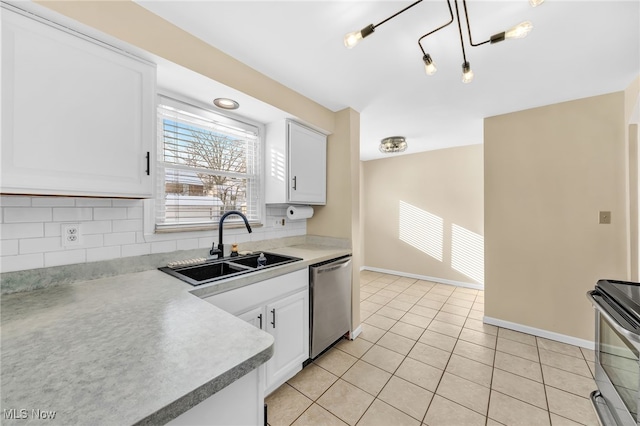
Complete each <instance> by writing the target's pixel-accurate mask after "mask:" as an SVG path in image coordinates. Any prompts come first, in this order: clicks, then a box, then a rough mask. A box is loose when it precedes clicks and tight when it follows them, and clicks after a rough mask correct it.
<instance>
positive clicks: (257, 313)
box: [237, 306, 266, 330]
mask: <svg viewBox="0 0 640 426" xmlns="http://www.w3.org/2000/svg"><path fill="white" fill-rule="evenodd" d="M237 317H238V318H240V319H241V320H243V321H246V322H248V323H249V324H251V325H253V326H254V327H256V328H259V329H261V330H264V326H265V323H266V320H265V315H264V308H263V307H262V306H261V307H259V308H255V309H252V310H250V311H248V312H245V313H244V314H240V315H237Z"/></svg>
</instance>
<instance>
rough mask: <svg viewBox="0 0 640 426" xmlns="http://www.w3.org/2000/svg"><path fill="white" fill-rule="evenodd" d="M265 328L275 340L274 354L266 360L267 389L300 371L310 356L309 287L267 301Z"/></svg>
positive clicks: (270, 389)
mask: <svg viewBox="0 0 640 426" xmlns="http://www.w3.org/2000/svg"><path fill="white" fill-rule="evenodd" d="M305 318H306V321H305ZM265 330H266V331H267V332H268V333H270V334H271V335H272V336H273V338H274V340H275V344H274V351H273V357H271V359H270V360H269V361H268V362H267V378H266V383H265V385H266V391H267V392H268V393H269V392H271V391H274V390H276V388H277V387H278V386H280V385H281V384H283V383H284V382H286V381H287V380H289V379H290V378H291V377H293V375H294V374H295V373H297V372H298V371H300V370H301V369H302V363H303V362H304V361H305V360H306V359H307V358H309V291H308V290H305V291H301V292H298V293H296V294H293V295H291V296H288V297H284V298H282V299H280V300H277V301H274V302H272V303H270V304H268V305H267V323H266V328H265Z"/></svg>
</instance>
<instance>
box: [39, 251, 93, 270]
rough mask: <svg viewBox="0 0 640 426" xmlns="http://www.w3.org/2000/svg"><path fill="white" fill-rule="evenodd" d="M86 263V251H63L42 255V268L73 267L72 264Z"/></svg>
mask: <svg viewBox="0 0 640 426" xmlns="http://www.w3.org/2000/svg"><path fill="white" fill-rule="evenodd" d="M86 261H87V251H86V250H83V249H80V250H63V251H53V252H50V253H45V254H44V266H45V268H49V267H51V266H61V265H73V264H74V263H84V262H86Z"/></svg>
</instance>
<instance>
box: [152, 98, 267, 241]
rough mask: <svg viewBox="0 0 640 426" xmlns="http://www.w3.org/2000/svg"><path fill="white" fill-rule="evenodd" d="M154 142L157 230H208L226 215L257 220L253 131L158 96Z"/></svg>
mask: <svg viewBox="0 0 640 426" xmlns="http://www.w3.org/2000/svg"><path fill="white" fill-rule="evenodd" d="M158 138H159V146H160V149H159V150H158V157H159V158H158V176H159V177H160V179H159V181H161V182H159V188H158V191H157V194H158V197H157V199H156V228H158V229H162V228H174V227H175V228H177V227H193V226H197V225H203V226H204V225H210V224H212V223H217V222H218V221H219V219H220V216H222V215H223V214H224V213H225V212H227V211H230V210H239V211H241V212H242V213H244V214H245V215H246V216H247V218H248V219H249V220H251V221H254V222H256V221H259V220H260V211H261V209H260V201H261V197H260V167H261V164H260V163H261V161H260V158H261V153H260V134H259V130H258V128H257V127H256V126H253V125H251V124H247V123H244V122H241V121H238V120H235V119H232V118H229V117H225V116H222V115H219V114H216V113H214V112H212V111H208V110H205V109H201V108H198V107H195V106H193V105H189V104H185V103H182V102H180V101H177V100H174V99H171V98H166V97H160V102H159V105H158ZM228 220H230V221H232V220H240V218H237V217H233V216H231V217H229V219H228Z"/></svg>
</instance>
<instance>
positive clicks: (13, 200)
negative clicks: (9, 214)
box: [0, 195, 31, 207]
mask: <svg viewBox="0 0 640 426" xmlns="http://www.w3.org/2000/svg"><path fill="white" fill-rule="evenodd" d="M0 206H2V207H29V206H31V197H23V196H20V195H3V196H2V197H0Z"/></svg>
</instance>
